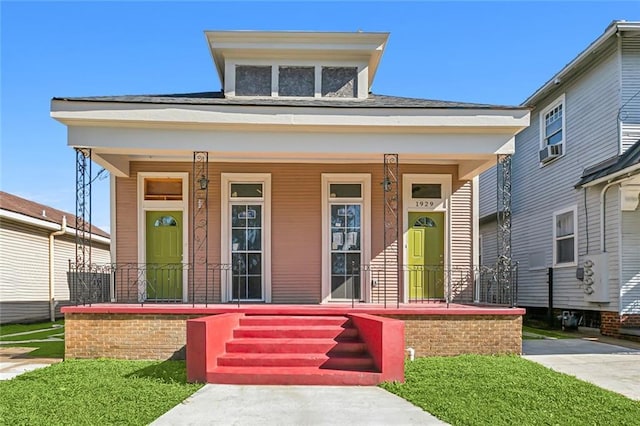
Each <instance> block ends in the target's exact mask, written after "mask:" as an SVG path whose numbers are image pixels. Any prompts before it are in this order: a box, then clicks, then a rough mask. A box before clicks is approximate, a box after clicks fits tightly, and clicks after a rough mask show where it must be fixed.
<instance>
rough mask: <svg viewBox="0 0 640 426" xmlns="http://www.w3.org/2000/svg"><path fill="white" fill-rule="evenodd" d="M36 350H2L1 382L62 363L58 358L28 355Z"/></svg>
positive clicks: (0, 354)
mask: <svg viewBox="0 0 640 426" xmlns="http://www.w3.org/2000/svg"><path fill="white" fill-rule="evenodd" d="M34 349H35V348H19V347H18V348H0V380H9V379H13V378H14V377H16V376H18V375H20V374H22V373H26V372H27V371H31V370H35V369H37V368H43V367H48V366H49V365H51V364H55V363H57V362H60V361H62V360H61V359H57V358H33V357H30V356H28V355H27V354H28V353H29V352H31V351H33V350H34Z"/></svg>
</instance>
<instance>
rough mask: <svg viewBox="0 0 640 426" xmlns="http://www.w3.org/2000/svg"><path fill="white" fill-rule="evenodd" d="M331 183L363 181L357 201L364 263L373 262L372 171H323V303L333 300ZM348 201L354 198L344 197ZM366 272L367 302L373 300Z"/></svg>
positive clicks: (363, 289)
mask: <svg viewBox="0 0 640 426" xmlns="http://www.w3.org/2000/svg"><path fill="white" fill-rule="evenodd" d="M331 183H361V184H362V198H360V199H358V200H357V202H359V203H362V216H361V220H362V223H361V230H362V241H361V244H362V246H361V247H362V251H361V253H362V264H363V265H369V264H370V263H371V174H370V173H323V174H322V191H321V194H322V198H321V203H322V206H321V210H322V303H327V302H330V301H331V262H330V259H329V244H330V242H329V230H330V225H329V221H330V217H329V199H330V198H329V184H331ZM340 200H341V201H344V202H346V203H349V202H353V201H354V199H351V198H342V199H340ZM364 278H365V274H362V283H361V285H362V287H361V289H362V290H361V291H362V293H361V298H362V299H363V300H364V301H365V302H369V301H370V300H371V289H370V286H369V285H365V284H366V283H365V281H364Z"/></svg>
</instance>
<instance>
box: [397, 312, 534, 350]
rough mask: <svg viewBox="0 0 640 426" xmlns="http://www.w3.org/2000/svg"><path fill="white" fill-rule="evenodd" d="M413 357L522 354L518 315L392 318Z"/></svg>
mask: <svg viewBox="0 0 640 426" xmlns="http://www.w3.org/2000/svg"><path fill="white" fill-rule="evenodd" d="M390 317H392V318H397V319H401V320H403V321H404V330H405V343H406V346H407V347H411V348H413V349H415V351H416V352H415V355H416V356H452V355H460V354H468V353H473V354H518V355H519V354H521V353H522V317H521V316H520V315H460V316H454V315H393V316H390Z"/></svg>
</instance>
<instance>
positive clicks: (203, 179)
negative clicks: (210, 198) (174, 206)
mask: <svg viewBox="0 0 640 426" xmlns="http://www.w3.org/2000/svg"><path fill="white" fill-rule="evenodd" d="M198 183H199V184H200V189H202V190H205V189H207V187H208V186H209V179H207V178H206V177H205V175H202V177H201V178H200V179H198Z"/></svg>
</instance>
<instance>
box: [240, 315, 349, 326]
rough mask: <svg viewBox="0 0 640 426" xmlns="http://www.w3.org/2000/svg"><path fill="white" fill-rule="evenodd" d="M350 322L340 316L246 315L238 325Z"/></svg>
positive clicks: (344, 323)
mask: <svg viewBox="0 0 640 426" xmlns="http://www.w3.org/2000/svg"><path fill="white" fill-rule="evenodd" d="M350 322H351V320H350V319H349V318H348V317H345V316H342V315H325V316H316V315H247V316H245V317H243V318H241V319H240V325H241V326H245V325H258V326H276V325H289V326H291V325H305V326H306V325H346V324H349V323H350Z"/></svg>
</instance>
